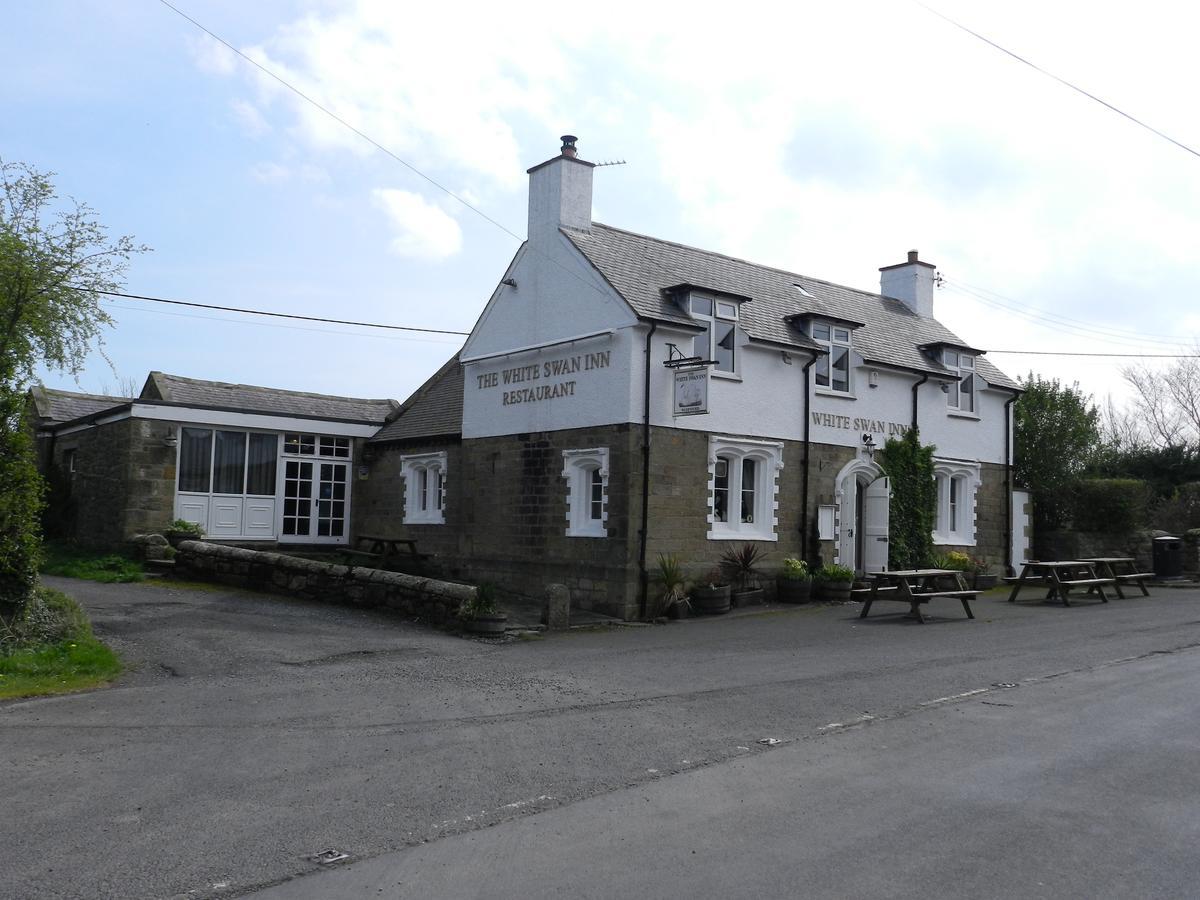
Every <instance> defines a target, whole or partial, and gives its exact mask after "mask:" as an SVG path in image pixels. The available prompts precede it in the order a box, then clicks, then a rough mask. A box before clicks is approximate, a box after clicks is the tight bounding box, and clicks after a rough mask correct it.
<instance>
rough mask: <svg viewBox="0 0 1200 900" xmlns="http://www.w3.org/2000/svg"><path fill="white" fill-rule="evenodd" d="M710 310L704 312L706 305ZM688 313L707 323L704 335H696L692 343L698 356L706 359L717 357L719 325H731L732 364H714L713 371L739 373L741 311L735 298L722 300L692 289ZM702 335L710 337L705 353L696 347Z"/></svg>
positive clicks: (734, 374)
mask: <svg viewBox="0 0 1200 900" xmlns="http://www.w3.org/2000/svg"><path fill="white" fill-rule="evenodd" d="M705 306H707V308H708V309H709V310H710V312H707V313H706V312H704V311H703V309H704V307H705ZM687 309H688V315H690V316H691V317H692V318H693V319H696V320H697V321H699V322H703V323H705V326H706V328H707V331H705V333H704V335H699V334H698V335H696V337H695V340H694V341H693V343H692V348H693V353H694V354H695V355H696V356H702V357H703V358H704V359H711V360H715V359H716V358H717V344H716V342H717V325H718V324H725V325H729V326H730V327H731V329H732V330H731V331H730V332H729V340H730V343H731V344H732V346H731V347H730V348H729V352H730V354H731V355H732V357H733V359H732V364H731V365H730V367H729V368H727V369H725V368H722V367H721V366H720V365H719V364H718V365H713V367H712V373H713V374H714V375H717V376H722V375H724V376H736V375H737V373H738V358H739V357H740V356H741V354H740V353H739V352H738V346H737V344H738V313H739V312H740V310H739V308H738V304H737V302H736V301H733V300H722V299H721V298H720V297H716V296H713V295H711V294H705V293H701V292H699V291H692V292H691V293H690V294H688V305H687ZM702 337H707V338H708V348H707V350H706V351H705V352H704V353H700V352H699V350H698V348H697V347H696V341H699V340H700V339H701V338H702Z"/></svg>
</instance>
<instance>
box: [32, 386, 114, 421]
mask: <svg viewBox="0 0 1200 900" xmlns="http://www.w3.org/2000/svg"><path fill="white" fill-rule="evenodd" d="M29 394H30V396H31V397H32V398H33V408H34V411H35V412H36V413H37V417H38V425H40V426H47V425H58V424H60V423H62V422H70V421H72V420H73V419H82V418H84V417H85V416H92V415H95V414H96V413H99V412H104V410H106V409H112V408H114V407H117V406H122V405H124V404H126V403H128V402H129V400H130V398H128V397H106V396H104V395H103V394H80V393H76V392H75V391H60V390H57V389H55V388H48V387H43V386H42V385H40V384H39V385H35V386H34V387H32V388H30V390H29Z"/></svg>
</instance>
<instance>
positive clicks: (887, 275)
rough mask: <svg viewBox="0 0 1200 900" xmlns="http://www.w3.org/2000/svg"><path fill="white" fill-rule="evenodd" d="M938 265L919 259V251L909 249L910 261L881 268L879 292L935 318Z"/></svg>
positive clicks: (924, 315) (919, 313)
mask: <svg viewBox="0 0 1200 900" xmlns="http://www.w3.org/2000/svg"><path fill="white" fill-rule="evenodd" d="M936 271H937V267H936V266H935V265H934V264H933V263H927V262H922V261H921V260H919V259H917V251H916V250H909V251H908V262H903V263H898V264H897V265H894V266H884V267H883V268H882V269H880V270H879V293H881V294H883V296H885V297H891V298H892V299H893V300H899V301H900V302H901V303H903V304H904V305H905V306H907V307H908V308H909V309H911V310H912V311H913V312H915V313H916V314H917V315H918V316H922V317H924V318H926V319H932V318H933V284H934V274H935V273H936Z"/></svg>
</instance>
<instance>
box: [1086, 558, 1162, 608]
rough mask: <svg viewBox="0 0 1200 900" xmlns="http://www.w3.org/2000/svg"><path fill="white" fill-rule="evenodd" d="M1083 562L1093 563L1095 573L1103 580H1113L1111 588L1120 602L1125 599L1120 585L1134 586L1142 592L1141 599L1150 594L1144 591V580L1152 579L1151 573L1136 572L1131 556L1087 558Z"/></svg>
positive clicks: (1135, 562) (1134, 562)
mask: <svg viewBox="0 0 1200 900" xmlns="http://www.w3.org/2000/svg"><path fill="white" fill-rule="evenodd" d="M1084 562H1090V563H1093V564H1094V565H1095V566H1096V572H1097V574H1099V575H1100V576H1101V577H1103V578H1111V579H1112V580H1113V588H1114V589H1115V590H1116V592H1117V596H1118V597H1120V598H1121V599H1122V600H1124V599H1125V592H1124V591H1122V590H1121V585H1122V584H1123V583H1124V584H1131V583H1132V584H1136V585H1137V586H1138V587H1139V588H1140V589H1141V591H1142V596H1143V597H1149V596H1150V592H1149V591H1148V590H1146V579H1148V578H1153V577H1154V573H1153V572H1139V571H1138V570H1137V561H1136V560H1135V559H1134V558H1133V557H1132V556H1089V557H1086V558H1085V559H1084Z"/></svg>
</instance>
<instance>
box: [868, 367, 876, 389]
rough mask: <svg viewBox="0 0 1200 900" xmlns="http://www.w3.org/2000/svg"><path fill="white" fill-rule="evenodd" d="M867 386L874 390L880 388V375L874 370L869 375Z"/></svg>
mask: <svg viewBox="0 0 1200 900" xmlns="http://www.w3.org/2000/svg"><path fill="white" fill-rule="evenodd" d="M867 384H868V385H869V386H870V387H873V388H876V387H879V373H878V372H876V371H875V370H874V369H872V370H871V371H870V372H868V373H867Z"/></svg>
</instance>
